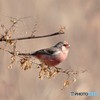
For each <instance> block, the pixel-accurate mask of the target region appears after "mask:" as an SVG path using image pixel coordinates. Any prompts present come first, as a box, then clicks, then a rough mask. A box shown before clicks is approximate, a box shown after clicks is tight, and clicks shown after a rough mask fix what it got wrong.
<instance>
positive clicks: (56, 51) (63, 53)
mask: <svg viewBox="0 0 100 100" xmlns="http://www.w3.org/2000/svg"><path fill="white" fill-rule="evenodd" d="M69 48H70V45H69V44H68V42H66V41H61V42H58V43H57V44H56V45H54V46H52V47H49V48H45V49H40V50H37V51H35V52H33V53H19V54H18V55H26V56H32V57H35V58H37V59H38V60H39V61H40V62H42V63H43V64H45V65H47V66H48V67H51V66H56V65H58V64H60V63H61V62H63V61H64V60H65V59H66V58H67V56H68V52H69Z"/></svg>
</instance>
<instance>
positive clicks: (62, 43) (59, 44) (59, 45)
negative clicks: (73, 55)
mask: <svg viewBox="0 0 100 100" xmlns="http://www.w3.org/2000/svg"><path fill="white" fill-rule="evenodd" d="M63 46H64V47H66V48H67V49H69V48H70V45H69V44H68V42H66V41H62V42H59V43H57V44H56V45H55V47H58V48H62V47H63Z"/></svg>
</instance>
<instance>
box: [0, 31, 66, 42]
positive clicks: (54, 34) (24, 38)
mask: <svg viewBox="0 0 100 100" xmlns="http://www.w3.org/2000/svg"><path fill="white" fill-rule="evenodd" d="M61 34H64V32H60V31H59V32H56V33H53V34H48V35H40V36H29V37H21V38H13V39H9V40H8V41H16V40H27V39H37V38H45V37H51V36H56V35H61ZM2 41H7V40H6V39H5V38H0V42H2Z"/></svg>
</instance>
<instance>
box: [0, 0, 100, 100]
mask: <svg viewBox="0 0 100 100" xmlns="http://www.w3.org/2000/svg"><path fill="white" fill-rule="evenodd" d="M26 16H30V17H29V18H26V19H24V20H23V21H22V22H20V23H19V24H18V25H17V26H16V27H17V29H16V33H15V37H21V36H28V35H30V34H31V32H32V31H33V30H34V24H35V23H37V32H36V33H35V35H43V34H51V33H54V32H56V31H58V30H59V26H60V25H62V26H65V27H66V31H65V33H66V34H64V35H60V36H55V37H49V38H43V39H35V40H27V41H18V42H17V50H18V51H21V52H32V51H35V50H38V49H40V48H45V47H50V46H52V45H54V44H55V43H57V42H58V41H62V40H67V41H68V42H69V44H70V45H71V48H70V52H69V56H68V59H67V60H66V61H65V62H63V63H62V64H60V65H59V66H58V67H62V68H67V67H68V66H71V67H72V68H74V69H81V68H82V69H86V70H87V72H86V73H84V74H81V75H80V76H79V78H78V80H77V81H76V83H74V84H73V85H71V86H69V87H68V88H66V89H64V90H63V91H61V88H62V85H63V81H64V79H65V78H66V77H65V76H64V75H57V76H56V77H55V78H52V79H43V80H40V79H39V78H38V72H39V70H37V69H36V67H35V66H33V67H32V68H31V69H29V70H27V71H23V70H21V68H20V66H19V65H18V62H16V64H15V65H14V66H13V68H12V69H8V68H7V66H8V65H9V63H10V55H9V54H8V53H6V52H4V51H0V100H73V99H74V100H99V99H100V0H0V24H4V25H5V26H6V27H7V28H8V27H9V26H10V25H11V23H10V21H9V17H15V18H21V17H26ZM0 33H3V31H2V29H0ZM0 46H2V47H3V46H4V45H3V43H0ZM6 49H8V48H6ZM73 91H75V92H77V91H78V92H92V91H94V92H98V93H99V96H96V97H87V96H70V92H73Z"/></svg>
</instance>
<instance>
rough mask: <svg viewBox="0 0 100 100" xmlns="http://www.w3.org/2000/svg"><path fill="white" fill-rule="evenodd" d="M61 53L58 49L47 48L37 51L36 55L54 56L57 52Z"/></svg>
mask: <svg viewBox="0 0 100 100" xmlns="http://www.w3.org/2000/svg"><path fill="white" fill-rule="evenodd" d="M57 51H59V50H58V49H57V48H54V47H52V48H47V49H41V50H38V51H36V52H35V53H33V55H34V54H46V55H53V54H54V53H55V52H57Z"/></svg>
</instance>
